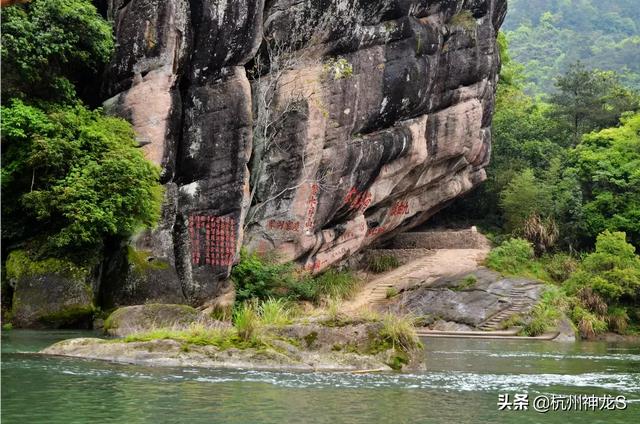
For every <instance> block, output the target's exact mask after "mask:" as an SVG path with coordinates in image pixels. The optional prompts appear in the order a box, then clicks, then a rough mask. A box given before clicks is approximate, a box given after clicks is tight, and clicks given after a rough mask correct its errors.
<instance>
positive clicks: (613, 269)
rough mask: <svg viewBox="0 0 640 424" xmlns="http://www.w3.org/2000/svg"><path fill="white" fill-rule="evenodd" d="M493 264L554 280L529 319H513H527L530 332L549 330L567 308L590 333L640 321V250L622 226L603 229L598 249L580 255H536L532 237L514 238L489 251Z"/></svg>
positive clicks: (489, 261) (621, 329) (584, 332)
mask: <svg viewBox="0 0 640 424" xmlns="http://www.w3.org/2000/svg"><path fill="white" fill-rule="evenodd" d="M487 266H489V267H491V268H493V269H495V270H497V271H500V272H502V273H505V274H512V275H524V276H527V277H531V278H537V279H540V280H543V281H547V282H548V283H552V285H550V286H549V287H548V288H547V290H546V292H545V293H544V295H543V296H542V299H541V302H540V303H539V304H538V305H537V306H536V307H535V308H534V310H533V311H532V314H531V317H530V319H529V320H528V321H526V322H511V323H509V324H510V325H513V324H521V325H524V331H525V333H527V334H529V335H538V334H541V333H543V332H545V331H547V330H549V329H550V328H552V327H553V326H554V325H555V323H556V322H557V320H558V319H559V318H560V317H561V315H562V313H566V314H567V315H568V316H569V317H571V319H572V320H573V321H574V323H575V325H576V327H577V328H578V330H579V331H580V333H581V334H582V336H584V337H593V336H594V335H596V334H598V333H601V332H603V331H606V330H610V331H616V332H619V333H625V332H626V331H627V330H628V329H629V328H630V327H634V330H636V329H637V328H635V327H637V325H638V323H639V322H640V308H639V307H638V303H637V301H638V299H640V256H638V255H637V254H636V253H635V248H634V247H633V245H631V244H629V243H627V242H626V240H625V234H624V233H622V232H613V233H612V232H609V231H605V232H603V233H602V234H600V235H599V236H598V239H597V242H596V247H595V251H593V252H591V253H588V254H586V255H584V256H583V257H582V258H581V259H579V260H578V259H575V258H571V257H570V256H568V255H566V254H563V253H558V254H555V255H553V256H543V257H541V258H538V259H536V258H534V256H533V246H532V245H531V244H530V243H529V242H528V241H526V240H523V239H511V240H508V241H505V242H503V243H502V244H501V245H500V246H498V247H496V248H495V249H493V250H492V251H491V252H490V253H489V256H488V258H487ZM558 271H562V272H560V273H558Z"/></svg>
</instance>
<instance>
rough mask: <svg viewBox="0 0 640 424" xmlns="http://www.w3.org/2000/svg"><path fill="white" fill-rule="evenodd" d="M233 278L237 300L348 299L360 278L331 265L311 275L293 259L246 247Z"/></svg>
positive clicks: (240, 302)
mask: <svg viewBox="0 0 640 424" xmlns="http://www.w3.org/2000/svg"><path fill="white" fill-rule="evenodd" d="M231 279H232V280H233V282H234V284H235V286H236V303H237V304H238V305H239V304H242V303H243V302H245V301H248V300H251V299H263V300H264V299H270V298H272V299H278V298H282V299H289V300H309V301H315V302H319V301H321V300H327V299H338V300H340V299H346V298H349V297H351V296H352V295H354V294H355V292H356V291H357V289H358V287H359V285H360V280H359V279H358V278H356V277H355V276H354V275H353V274H352V273H351V272H349V271H337V270H335V269H329V270H327V271H325V272H324V273H321V274H319V275H316V276H312V275H310V274H309V273H307V272H303V271H301V270H299V269H297V268H296V267H294V265H293V264H292V263H284V264H283V263H279V262H278V261H276V260H275V258H269V257H264V256H260V255H258V254H257V253H248V252H246V251H245V250H243V251H242V252H241V254H240V262H239V263H238V264H237V265H236V266H235V267H233V270H232V272H231Z"/></svg>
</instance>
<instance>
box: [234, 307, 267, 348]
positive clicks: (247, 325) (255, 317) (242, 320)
mask: <svg viewBox="0 0 640 424" xmlns="http://www.w3.org/2000/svg"><path fill="white" fill-rule="evenodd" d="M233 325H234V326H235V328H236V331H237V332H238V336H240V338H241V339H242V340H244V341H251V340H256V339H257V338H258V333H259V330H260V327H261V322H260V315H259V314H258V311H257V307H256V304H255V303H254V302H245V303H243V304H242V305H241V306H240V307H239V308H238V309H236V311H235V312H234V313H233Z"/></svg>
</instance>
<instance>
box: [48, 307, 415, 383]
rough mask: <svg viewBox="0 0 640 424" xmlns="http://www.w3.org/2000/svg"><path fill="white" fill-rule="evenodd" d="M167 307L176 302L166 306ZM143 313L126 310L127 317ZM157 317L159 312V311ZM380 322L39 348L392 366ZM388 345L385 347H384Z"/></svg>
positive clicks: (244, 362)
mask: <svg viewBox="0 0 640 424" xmlns="http://www.w3.org/2000/svg"><path fill="white" fill-rule="evenodd" d="M162 306H164V307H165V308H166V307H168V306H174V307H175V306H177V305H162ZM140 313H141V311H140V310H138V311H135V312H133V311H132V310H130V309H129V310H128V311H127V315H128V316H129V318H134V316H137V315H139V314H140ZM156 316H158V317H160V315H159V314H156ZM380 327H381V324H380V323H360V324H357V323H356V324H352V325H344V326H340V327H335V326H334V327H327V326H323V325H320V324H304V325H302V324H293V325H289V326H285V327H281V328H267V329H265V331H266V333H267V334H266V337H268V342H267V343H266V344H265V345H263V346H261V347H259V348H255V347H246V348H239V347H225V348H224V349H223V348H221V347H218V346H214V345H204V346H203V345H200V344H199V343H198V344H192V343H187V342H182V341H177V340H171V339H164V340H152V341H137V342H128V343H127V342H123V341H118V340H103V339H96V338H79V339H70V340H64V341H61V342H58V343H56V344H54V345H52V346H50V347H48V348H46V349H44V350H43V351H42V352H41V353H43V354H48V355H61V356H71V357H79V358H86V359H99V360H106V361H113V362H122V363H131V364H139V365H150V366H191V367H211V368H247V369H292V370H302V371H329V370H342V371H349V370H391V368H390V366H389V365H387V364H388V363H394V362H395V361H397V358H396V357H397V355H398V353H397V352H396V351H394V350H393V349H387V347H388V346H386V345H380V340H379V333H380ZM385 349H386V350H385ZM402 355H403V357H404V358H405V359H406V360H407V361H408V363H407V364H403V365H404V367H405V368H408V369H420V368H422V367H423V356H422V355H423V353H422V351H420V350H416V351H415V352H411V353H409V354H402Z"/></svg>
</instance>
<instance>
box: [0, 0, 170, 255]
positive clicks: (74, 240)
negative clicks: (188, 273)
mask: <svg viewBox="0 0 640 424" xmlns="http://www.w3.org/2000/svg"><path fill="white" fill-rule="evenodd" d="M112 50H113V37H112V34H111V27H110V25H109V23H108V22H106V21H105V20H104V19H103V18H102V17H100V16H99V15H98V13H97V11H96V9H95V7H94V6H93V5H92V3H91V1H89V0H46V1H45V0H34V1H31V2H29V3H26V4H18V5H14V6H10V7H5V8H3V9H2V51H1V54H2V78H3V84H2V96H3V105H2V159H3V160H2V200H3V202H2V220H3V225H2V246H3V257H6V255H7V254H8V253H9V251H11V250H14V249H17V248H20V249H23V251H24V252H26V253H25V254H28V255H30V256H32V257H33V258H32V259H34V260H36V259H44V258H49V257H56V258H67V259H72V260H76V259H77V260H80V261H81V262H85V261H86V260H87V259H91V261H92V262H94V263H95V261H96V260H99V257H100V253H101V252H100V250H101V247H102V246H103V243H104V242H105V240H107V239H111V238H115V239H126V238H128V237H129V236H130V235H131V234H132V233H134V232H135V231H137V230H139V229H140V228H141V227H144V226H147V227H149V226H152V225H154V223H155V221H156V220H157V219H158V215H159V208H160V199H161V194H162V193H161V186H160V185H159V182H158V178H159V170H158V169H157V167H156V166H154V165H153V164H151V163H150V162H147V161H146V160H145V159H144V157H143V155H142V152H141V151H140V150H139V149H138V148H137V147H138V143H137V142H136V140H135V134H134V132H133V129H132V128H131V126H130V125H129V124H128V123H127V122H126V121H124V120H122V119H119V118H114V117H107V116H105V115H104V114H103V113H102V111H101V110H99V109H98V110H90V109H89V108H87V107H86V106H85V105H84V104H83V103H82V101H81V100H80V99H79V98H78V97H77V95H78V94H81V93H87V92H88V91H87V87H88V86H92V87H95V86H96V84H95V83H94V78H95V77H96V76H97V75H98V74H99V73H100V72H101V71H102V68H103V66H104V64H105V63H106V62H107V61H108V60H109V56H110V54H111V51H112ZM89 82H90V84H88V83H89Z"/></svg>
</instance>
